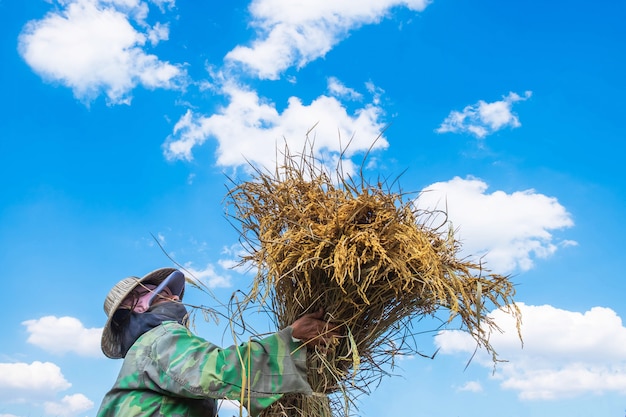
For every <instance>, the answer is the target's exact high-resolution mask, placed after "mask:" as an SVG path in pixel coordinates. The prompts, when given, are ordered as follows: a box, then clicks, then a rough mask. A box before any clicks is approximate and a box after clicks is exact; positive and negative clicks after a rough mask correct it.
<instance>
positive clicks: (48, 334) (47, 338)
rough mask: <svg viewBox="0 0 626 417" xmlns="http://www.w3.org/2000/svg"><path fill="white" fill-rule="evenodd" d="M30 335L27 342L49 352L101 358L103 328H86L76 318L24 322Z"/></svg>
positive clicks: (52, 317)
mask: <svg viewBox="0 0 626 417" xmlns="http://www.w3.org/2000/svg"><path fill="white" fill-rule="evenodd" d="M22 324H23V325H24V326H26V330H27V331H28V333H29V336H28V339H27V342H28V343H30V344H33V345H35V346H38V347H40V348H42V349H45V350H47V351H49V352H53V353H57V354H63V353H69V352H73V353H77V354H79V355H81V356H92V357H100V356H101V352H100V338H101V336H102V329H101V328H89V329H87V328H85V327H84V326H83V324H82V323H81V322H80V320H78V319H76V318H74V317H55V316H45V317H42V318H40V319H37V320H26V321H24V322H22Z"/></svg>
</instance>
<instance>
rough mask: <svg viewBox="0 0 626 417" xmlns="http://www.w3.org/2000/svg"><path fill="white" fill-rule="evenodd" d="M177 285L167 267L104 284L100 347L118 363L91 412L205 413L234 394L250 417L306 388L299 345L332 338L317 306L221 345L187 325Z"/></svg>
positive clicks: (107, 416)
mask: <svg viewBox="0 0 626 417" xmlns="http://www.w3.org/2000/svg"><path fill="white" fill-rule="evenodd" d="M184 291H185V277H184V275H183V274H182V272H180V271H178V270H176V269H173V268H162V269H157V270H156V271H153V272H151V273H149V274H147V275H146V276H144V277H143V278H136V277H130V278H126V279H123V280H122V281H120V282H118V283H117V284H116V285H115V286H114V287H113V288H112V289H111V291H110V292H109V294H108V295H107V297H106V299H105V301H104V311H105V313H106V314H107V317H108V320H107V322H106V325H105V326H104V330H103V332H102V342H101V346H102V351H103V352H104V354H105V355H106V356H108V357H109V358H124V362H123V364H122V368H121V370H120V373H119V376H118V378H117V381H116V382H115V384H114V385H113V388H112V389H111V390H110V391H109V392H108V393H107V394H106V395H105V397H104V399H103V401H102V404H101V406H100V410H99V411H98V417H119V416H124V417H130V416H142V417H150V416H167V417H183V416H189V417H192V416H203V417H204V416H208V417H211V416H216V415H217V409H216V399H220V398H227V399H232V400H240V401H241V403H242V405H244V406H245V407H246V408H247V409H248V412H249V414H250V415H251V416H256V415H257V414H259V413H260V412H261V411H262V410H263V409H265V408H266V407H268V406H269V405H271V404H272V403H273V402H274V401H276V400H278V399H279V398H280V397H281V396H282V395H283V394H285V393H304V394H310V393H311V387H310V386H309V384H308V382H307V379H306V346H312V345H318V344H322V345H323V344H324V343H326V342H328V341H330V340H331V339H332V338H333V337H335V336H337V334H336V333H335V332H328V331H326V330H325V329H326V328H327V323H326V322H325V321H323V320H321V318H322V316H323V311H321V310H320V311H318V312H316V313H312V314H307V315H304V316H302V317H301V318H299V319H297V320H296V321H295V322H294V323H293V324H292V325H291V326H288V327H286V328H285V329H282V330H281V331H279V332H277V333H274V334H272V335H271V336H268V337H266V338H264V339H261V340H252V341H249V342H247V343H243V344H241V345H239V346H232V347H229V348H226V349H221V348H219V347H218V346H215V345H213V344H212V343H210V342H208V341H206V340H205V339H202V338H200V337H198V336H196V335H194V334H192V333H191V332H190V331H189V329H188V328H187V319H188V313H187V310H186V308H185V306H184V305H183V304H182V303H181V300H182V298H183V294H184ZM242 387H245V388H244V389H243V391H244V393H243V394H242Z"/></svg>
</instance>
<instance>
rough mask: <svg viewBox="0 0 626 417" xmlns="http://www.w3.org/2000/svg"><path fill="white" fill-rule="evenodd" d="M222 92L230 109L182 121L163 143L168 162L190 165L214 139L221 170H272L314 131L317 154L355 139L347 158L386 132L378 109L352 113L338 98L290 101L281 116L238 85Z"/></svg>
mask: <svg viewBox="0 0 626 417" xmlns="http://www.w3.org/2000/svg"><path fill="white" fill-rule="evenodd" d="M221 93H222V94H224V95H225V96H227V97H228V99H229V104H228V105H227V106H226V107H224V108H222V109H220V110H218V111H217V112H216V113H215V114H213V115H211V116H205V115H202V114H197V113H194V112H193V111H192V110H188V111H187V113H186V114H185V115H184V116H182V117H181V118H180V120H179V121H178V123H176V126H175V127H174V131H173V133H172V135H171V136H170V137H169V138H168V140H167V141H166V143H165V144H164V153H165V155H166V157H167V158H169V159H184V160H191V159H192V158H193V154H192V150H193V148H194V147H196V146H199V145H202V144H203V143H204V142H205V141H206V140H207V139H209V138H214V139H216V140H217V142H218V149H217V164H218V165H221V166H231V167H236V166H241V165H247V163H248V161H250V162H253V163H256V164H259V165H264V166H268V167H273V166H275V160H276V149H277V147H278V149H280V148H282V146H283V145H284V144H287V146H288V147H289V149H292V150H294V149H297V150H300V149H302V146H303V143H304V141H305V135H306V132H307V131H309V130H310V129H311V128H312V127H313V126H316V127H315V130H314V135H315V145H316V148H317V149H319V150H324V149H325V150H328V151H331V152H338V151H340V150H341V146H342V145H343V146H345V145H346V144H347V143H348V141H349V140H350V139H351V138H352V137H353V136H354V138H353V139H352V142H351V143H350V147H349V149H348V152H347V154H346V156H347V157H349V156H350V155H352V154H354V153H356V152H360V151H363V150H367V149H368V148H369V147H370V146H371V145H372V143H373V141H374V140H375V139H376V138H377V137H378V136H379V135H380V134H381V131H382V130H383V127H384V125H383V123H382V122H381V118H382V116H383V113H384V112H383V110H382V108H381V107H379V106H377V105H375V104H366V105H364V106H363V107H361V108H360V109H358V110H356V111H355V112H354V113H353V114H348V112H347V110H346V108H345V107H344V106H343V105H342V103H341V102H340V101H338V100H337V99H336V98H335V97H330V96H325V95H322V96H319V97H318V98H316V99H315V100H313V102H311V103H310V104H308V105H307V104H303V103H302V101H301V100H300V99H299V98H297V97H291V98H289V100H288V104H287V107H286V108H285V109H284V110H283V112H282V113H280V112H278V110H277V109H276V106H275V104H274V103H272V102H271V101H269V100H267V99H263V98H261V97H259V96H258V94H257V93H256V92H255V91H252V90H249V89H247V88H245V87H242V86H239V85H236V84H235V83H227V84H226V85H224V86H223V87H222V89H221ZM342 142H343V144H342ZM386 147H387V141H386V140H385V139H384V138H381V139H379V140H378V141H377V142H376V148H378V149H381V148H386Z"/></svg>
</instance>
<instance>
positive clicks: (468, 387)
mask: <svg viewBox="0 0 626 417" xmlns="http://www.w3.org/2000/svg"><path fill="white" fill-rule="evenodd" d="M482 390H483V386H482V385H481V384H480V382H478V381H468V382H466V383H465V384H463V385H462V386H460V387H459V388H457V391H469V392H481V391H482Z"/></svg>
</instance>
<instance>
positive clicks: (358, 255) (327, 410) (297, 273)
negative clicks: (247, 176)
mask: <svg viewBox="0 0 626 417" xmlns="http://www.w3.org/2000/svg"><path fill="white" fill-rule="evenodd" d="M338 172H339V173H338V177H339V181H332V180H331V175H329V174H328V173H327V172H326V171H325V169H324V165H323V164H321V163H320V162H319V161H318V160H316V159H315V157H314V156H313V151H312V149H311V150H309V151H307V152H304V153H303V155H292V154H290V153H289V150H288V149H287V150H286V152H285V154H284V164H283V165H282V166H278V167H277V169H276V171H275V172H274V173H271V172H263V171H260V170H256V171H255V173H254V175H253V178H252V179H251V180H250V181H246V182H242V183H235V182H233V184H234V185H233V187H232V188H231V189H230V190H229V193H228V200H229V203H230V208H231V209H232V208H234V213H232V212H231V213H230V216H231V217H232V218H233V219H234V220H236V221H237V222H239V225H238V229H239V231H240V234H241V238H242V241H243V243H244V244H246V245H247V246H248V248H249V249H248V253H247V255H245V256H244V257H243V259H242V263H248V262H251V263H253V264H254V265H255V266H257V267H258V274H257V276H256V278H255V280H254V283H253V288H252V292H251V299H252V300H256V301H260V302H269V304H270V305H271V307H272V309H273V311H274V313H275V315H276V320H277V325H278V326H279V327H281V328H282V327H284V326H287V325H289V324H291V323H292V322H293V321H294V320H296V319H297V318H298V317H300V316H301V315H302V314H304V313H306V312H311V311H315V310H317V309H318V308H320V307H323V308H324V309H325V311H326V313H327V317H328V318H330V319H331V320H332V321H333V323H336V324H337V325H339V326H341V328H342V331H343V334H345V335H346V337H345V338H343V339H341V340H340V341H339V343H338V344H337V345H336V346H332V347H331V349H330V350H329V352H328V353H327V354H322V353H321V352H311V350H310V351H309V357H308V360H309V365H310V367H309V375H308V378H309V382H310V384H311V386H312V388H313V390H314V391H316V392H317V393H321V394H329V395H331V396H330V397H327V396H326V395H322V396H321V397H320V396H319V395H317V396H313V397H306V398H305V397H303V396H298V395H289V396H286V397H284V398H283V399H281V400H280V401H279V402H277V403H276V404H274V406H272V407H270V408H269V409H268V410H266V411H265V412H264V413H263V416H265V417H273V416H318V417H326V416H328V417H330V416H331V415H333V414H334V415H348V414H349V410H350V408H351V406H352V405H353V404H352V402H353V400H354V398H355V396H356V395H355V393H356V394H359V393H367V392H369V390H370V389H371V385H372V384H373V383H375V382H377V381H378V380H380V378H382V377H383V376H384V375H385V374H386V371H385V370H384V369H383V368H384V367H385V366H386V365H393V359H394V355H396V354H399V353H407V352H409V353H418V352H417V350H416V348H412V347H411V346H410V340H411V323H410V322H411V320H413V319H415V318H419V317H421V316H424V315H433V314H434V313H435V312H437V311H438V310H439V309H440V308H444V309H447V310H449V312H450V319H449V320H452V319H453V318H454V317H455V316H458V317H459V318H460V321H461V323H462V326H461V328H463V329H465V330H467V331H468V332H469V333H470V334H471V335H472V336H473V338H474V339H475V340H476V342H477V344H478V345H479V346H481V347H483V348H485V349H486V350H487V351H488V352H490V353H491V354H492V355H493V358H494V361H496V360H497V356H496V352H495V351H494V349H493V347H492V346H491V344H490V343H489V334H490V333H491V331H492V330H494V329H498V327H497V325H496V323H494V322H493V320H492V319H491V318H489V317H488V316H487V313H488V312H489V311H488V310H487V308H488V307H493V306H495V307H499V308H503V309H505V310H506V311H508V312H509V313H511V314H513V315H514V316H515V317H516V319H517V323H518V331H519V325H520V313H519V310H518V309H517V307H516V306H515V304H514V303H513V295H514V294H515V289H514V287H513V284H512V283H511V282H510V281H509V279H508V278H507V277H505V276H501V275H497V274H492V273H489V272H488V271H485V270H484V269H482V268H481V265H480V264H478V263H474V262H470V261H468V260H463V259H458V252H459V249H460V245H459V242H458V241H456V240H455V239H454V236H453V234H452V231H449V230H445V231H443V232H442V231H441V230H439V229H440V228H439V227H431V226H429V223H430V222H431V221H432V219H433V215H434V213H433V212H424V211H421V212H418V211H416V210H415V208H414V206H413V205H412V202H411V201H408V202H406V201H404V197H405V196H404V195H403V194H401V193H395V192H391V191H389V190H386V189H383V186H382V185H381V184H377V185H372V184H368V183H366V182H365V181H364V179H363V178H362V175H361V176H360V179H359V182H357V181H355V180H354V179H352V178H350V177H347V178H346V177H344V176H343V175H342V174H341V172H340V170H339V169H338ZM333 395H334V396H333Z"/></svg>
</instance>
